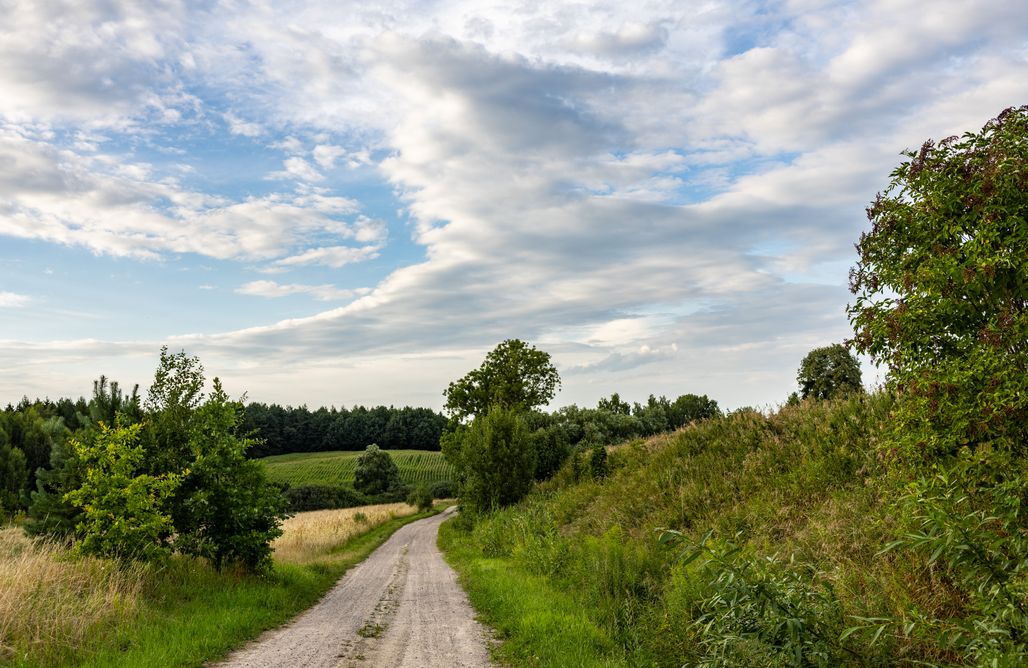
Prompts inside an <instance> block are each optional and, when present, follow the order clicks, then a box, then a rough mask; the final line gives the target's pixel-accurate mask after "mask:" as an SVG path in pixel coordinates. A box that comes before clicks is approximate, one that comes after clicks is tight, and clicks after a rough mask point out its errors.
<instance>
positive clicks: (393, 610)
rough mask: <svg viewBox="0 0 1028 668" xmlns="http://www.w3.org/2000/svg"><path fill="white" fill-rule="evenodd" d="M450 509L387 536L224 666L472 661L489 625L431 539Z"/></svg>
mask: <svg viewBox="0 0 1028 668" xmlns="http://www.w3.org/2000/svg"><path fill="white" fill-rule="evenodd" d="M452 513H453V508H449V509H447V510H446V511H445V512H443V513H441V514H439V515H436V516H434V517H429V518H426V519H423V520H418V521H417V522H412V523H410V524H408V525H406V526H404V527H402V528H401V529H399V530H398V531H397V532H396V533H394V534H393V535H392V537H390V538H389V540H387V541H386V542H385V543H383V544H382V546H381V547H379V548H378V549H377V550H375V551H374V552H373V553H371V555H370V556H369V557H368V558H367V559H366V560H364V561H363V562H362V563H361V564H359V565H357V566H355V567H354V568H352V569H350V571H349V572H348V573H347V574H346V575H345V576H343V578H342V579H341V580H340V581H339V582H338V583H337V584H336V585H335V587H333V588H332V590H331V591H330V592H329V593H328V594H327V595H326V596H325V597H324V598H323V599H321V601H319V602H318V603H317V604H316V605H314V607H312V608H310V609H309V610H307V611H306V612H304V613H303V614H301V615H300V616H299V617H297V618H296V619H294V620H293V621H292V622H291V623H290V624H288V625H287V626H284V627H282V628H279V629H276V630H274V631H269V632H268V633H266V634H264V635H263V636H261V637H260V638H258V639H257V640H256V641H254V642H253V643H251V644H250V645H248V646H246V647H245V648H243V649H241V650H239V651H237V652H235V653H234V654H232V655H231V656H229V657H228V659H226V660H225V661H224V662H222V663H220V664H218V665H219V666H223V667H232V668H236V667H238V668H242V667H243V666H247V667H252V668H263V667H268V668H270V667H271V666H275V667H278V666H309V667H312V668H313V667H315V666H324V667H328V666H333V667H334V666H341V667H342V668H350V667H355V668H365V667H366V668H379V667H382V668H386V667H388V668H394V667H403V668H457V667H466V668H475V667H478V666H488V665H490V663H489V651H488V649H487V647H488V637H489V636H488V632H487V631H486V629H485V627H483V626H482V625H481V624H479V623H478V622H477V621H475V618H474V611H473V610H472V608H471V606H470V605H469V604H468V599H467V596H466V595H465V594H464V591H463V590H462V589H461V588H460V585H458V584H457V576H456V574H455V573H454V572H453V569H451V568H450V567H449V565H448V564H447V563H446V562H445V561H443V556H442V554H440V552H439V548H438V547H437V546H436V536H437V535H438V532H439V525H440V524H441V523H442V522H443V520H444V519H446V518H447V517H449V516H450V515H452Z"/></svg>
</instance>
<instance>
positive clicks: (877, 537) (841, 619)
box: [441, 395, 1016, 666]
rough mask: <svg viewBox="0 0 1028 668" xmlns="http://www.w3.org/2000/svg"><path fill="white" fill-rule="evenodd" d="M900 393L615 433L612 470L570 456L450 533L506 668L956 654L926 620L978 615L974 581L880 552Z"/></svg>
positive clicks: (925, 560) (817, 661)
mask: <svg viewBox="0 0 1028 668" xmlns="http://www.w3.org/2000/svg"><path fill="white" fill-rule="evenodd" d="M891 405H892V402H891V400H890V399H889V398H888V397H886V396H883V395H873V396H868V397H860V398H856V399H852V400H849V401H844V402H836V403H821V404H807V405H802V406H798V407H790V408H784V409H783V410H782V411H781V412H779V413H778V414H776V415H773V416H770V417H765V416H763V415H761V414H759V413H756V412H743V413H737V414H733V415H730V416H728V417H726V418H723V419H716V420H712V421H709V422H706V423H703V424H699V425H697V426H694V427H690V428H686V429H684V430H682V431H679V432H677V433H675V434H673V435H669V436H665V437H658V438H654V439H651V440H649V441H646V442H642V441H640V442H636V443H633V444H629V445H626V446H620V447H618V448H616V449H612V450H611V453H610V462H611V465H612V471H611V473H610V474H609V476H608V477H607V478H606V479H603V480H592V479H582V480H580V481H575V480H573V479H572V472H571V469H570V467H566V468H565V469H564V470H562V471H561V473H560V474H558V476H557V477H556V478H555V479H554V480H552V481H550V482H549V483H547V484H546V485H544V486H542V488H540V489H538V490H537V491H536V492H534V493H532V494H531V495H530V496H529V497H528V498H527V499H526V501H524V502H522V503H521V504H519V505H517V506H514V507H512V508H509V509H506V510H503V511H500V512H497V513H495V514H492V515H487V516H483V517H481V518H479V519H478V521H477V522H475V523H474V525H473V526H472V525H471V522H469V521H468V519H467V518H465V519H464V520H463V521H460V522H451V523H448V524H447V525H445V526H444V531H443V535H442V541H441V544H442V545H443V547H444V549H445V550H446V552H447V555H448V558H449V559H450V560H451V562H452V563H453V564H454V565H455V567H456V568H457V570H458V571H459V572H460V574H461V577H462V581H463V582H464V584H465V585H466V587H467V588H468V590H469V594H470V597H471V600H472V602H473V604H474V605H475V606H476V608H478V609H479V610H480V611H481V612H482V614H483V615H484V618H485V619H486V620H487V621H488V622H489V623H491V624H493V625H494V626H495V627H496V628H497V629H498V630H499V631H500V633H501V635H502V636H504V637H505V638H506V642H505V644H504V645H503V647H502V648H501V650H500V653H501V655H502V657H501V658H502V659H503V660H505V661H507V662H509V663H511V664H513V665H532V666H535V665H541V666H558V665H575V666H593V665H596V666H600V665H603V666H607V665H610V666H681V665H690V666H694V665H710V666H713V665H721V666H769V665H802V666H807V665H811V666H813V665H831V666H835V665H855V666H864V665H882V666H884V665H897V664H902V663H906V662H917V661H923V662H927V663H931V664H936V665H938V664H945V665H948V664H953V663H960V662H961V661H962V657H961V655H960V653H959V652H957V651H955V650H954V649H952V645H951V644H950V643H949V640H948V639H946V638H939V637H936V636H935V635H934V633H935V629H934V627H933V629H932V630H930V631H929V630H926V629H927V626H926V625H924V624H922V620H925V619H944V620H963V621H965V622H971V621H973V620H969V619H968V617H969V612H968V605H969V603H968V602H969V600H970V599H971V597H970V596H968V594H969V592H967V591H961V590H960V587H959V586H957V585H956V584H955V583H954V582H952V581H951V580H947V578H946V577H945V574H944V573H943V572H942V569H941V568H940V564H939V563H935V564H933V563H932V562H933V561H934V559H933V558H930V557H929V555H927V554H924V553H921V552H916V551H913V552H912V551H898V550H897V551H893V552H887V553H884V554H882V553H880V551H881V549H882V547H883V546H885V545H887V544H888V543H889V542H890V541H892V540H893V539H894V538H896V535H897V533H898V532H899V525H898V523H899V519H898V518H897V511H896V506H895V505H894V504H895V502H896V500H897V499H899V497H900V496H901V495H902V493H903V489H904V481H903V480H901V479H899V478H898V477H897V476H895V474H894V473H891V472H890V471H889V468H888V467H887V466H886V464H885V463H883V453H882V452H880V449H879V447H878V442H879V438H880V437H879V434H880V432H881V429H882V427H883V425H884V424H885V423H886V421H887V419H888V414H889V410H890V408H891ZM662 528H669V529H673V530H675V532H677V533H666V532H663V531H661V529H662ZM662 535H663V536H665V541H661V540H659V538H660V537H661V536H662ZM936 556H937V555H936ZM887 620H893V622H895V623H893V622H888V621H887ZM955 628H956V627H955ZM1000 665H1002V664H1000ZM1009 665H1016V664H1009Z"/></svg>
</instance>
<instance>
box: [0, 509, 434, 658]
mask: <svg viewBox="0 0 1028 668" xmlns="http://www.w3.org/2000/svg"><path fill="white" fill-rule="evenodd" d="M435 512H438V510H433V511H429V512H424V513H419V514H416V515H410V516H407V517H401V518H395V519H393V520H390V521H387V522H385V523H384V524H380V525H378V526H377V527H375V528H373V529H371V530H369V531H367V532H365V533H363V534H360V535H358V536H355V537H353V538H351V539H350V540H348V541H347V542H345V543H343V544H342V545H339V546H338V547H336V548H335V549H334V550H332V551H331V553H330V554H331V558H326V559H324V560H319V561H316V562H314V563H312V564H310V565H304V566H299V565H283V564H276V565H275V568H274V571H273V573H272V574H271V575H269V576H267V577H253V576H246V575H241V574H237V573H218V572H217V571H215V570H213V569H212V568H210V567H209V566H207V565H206V564H205V563H202V562H200V561H198V560H193V559H183V558H175V559H173V560H172V561H171V562H170V563H169V565H168V566H167V567H165V570H164V571H163V572H161V573H159V574H158V575H157V577H153V578H151V579H152V581H153V584H152V586H151V587H150V588H149V589H148V591H147V592H146V594H145V600H144V604H143V605H142V606H141V608H140V609H139V611H138V614H137V615H136V616H135V618H134V619H133V620H132V621H130V622H128V623H126V624H118V625H116V626H114V627H113V628H110V629H109V630H108V632H107V633H105V634H104V635H102V636H100V637H97V638H96V639H95V641H94V642H92V643H90V644H89V646H88V647H86V648H83V649H81V650H80V651H78V652H76V653H73V654H69V653H67V652H63V653H58V655H56V656H55V655H52V654H51V655H50V656H49V657H48V658H47V659H44V660H28V659H22V660H20V661H18V660H15V661H14V662H13V663H11V664H10V665H15V666H26V667H28V666H59V665H60V666H63V665H81V666H90V667H98V668H99V667H113V666H124V667H129V666H131V667H133V668H147V667H153V668H163V667H165V666H202V665H204V664H206V663H207V662H211V661H216V660H218V659H220V658H222V657H224V656H225V655H226V654H228V653H229V652H230V651H231V650H233V649H235V648H237V647H239V646H240V645H242V644H243V643H245V642H246V641H248V640H250V639H252V638H255V637H257V636H258V635H260V633H262V632H263V631H265V630H267V629H271V628H275V627H277V626H280V625H282V624H283V623H285V622H287V621H288V620H289V619H291V618H292V617H294V616H296V615H297V614H299V613H300V612H302V611H303V610H305V609H307V608H308V607H310V606H311V605H313V604H314V603H315V602H317V601H318V600H319V599H320V598H321V597H322V596H323V595H324V594H325V592H326V591H328V589H329V588H331V587H332V585H333V584H335V582H336V581H338V579H339V578H340V577H341V576H342V575H343V574H344V573H345V572H346V571H347V570H348V569H349V568H350V567H352V566H353V565H355V564H357V563H359V562H360V561H362V560H364V559H365V558H366V557H367V556H368V555H369V554H370V553H371V552H372V551H374V550H375V548H377V547H378V546H380V545H381V544H382V543H384V542H385V541H386V539H387V538H389V536H391V535H392V534H393V532H395V531H396V530H397V529H399V528H400V527H402V526H404V525H405V524H408V523H410V522H413V521H415V520H418V519H421V518H424V517H427V516H430V515H432V514H434V513H435ZM0 663H2V660H0Z"/></svg>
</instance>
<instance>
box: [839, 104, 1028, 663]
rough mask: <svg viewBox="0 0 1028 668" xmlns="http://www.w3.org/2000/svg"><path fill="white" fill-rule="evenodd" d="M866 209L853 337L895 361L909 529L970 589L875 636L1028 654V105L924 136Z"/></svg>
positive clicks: (896, 433) (897, 447) (977, 656)
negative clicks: (942, 135)
mask: <svg viewBox="0 0 1028 668" xmlns="http://www.w3.org/2000/svg"><path fill="white" fill-rule="evenodd" d="M906 155H907V158H908V160H906V161H905V162H903V163H902V164H901V165H900V166H899V167H898V168H897V169H896V170H895V171H894V172H893V174H892V181H891V183H890V184H889V187H888V188H887V189H886V190H885V192H884V193H881V194H879V195H878V197H877V198H876V199H875V201H874V202H873V203H872V204H871V206H870V207H869V208H868V210H867V215H868V219H869V221H870V222H871V229H870V231H868V232H867V233H865V234H864V235H862V237H861V239H860V243H859V244H858V246H857V251H858V253H859V261H858V263H857V266H856V267H854V269H853V271H852V272H851V289H852V291H853V292H854V293H855V294H856V303H855V304H854V305H853V306H852V307H850V309H849V313H850V318H851V320H852V322H853V325H854V329H855V338H854V341H855V344H856V345H857V347H858V348H859V349H860V350H862V351H863V352H866V353H868V354H870V355H871V356H872V357H873V358H874V359H875V361H877V362H879V363H883V364H885V365H887V366H888V369H889V386H890V388H891V389H892V390H893V391H895V393H896V395H897V406H896V411H895V414H894V416H893V421H892V428H891V429H890V430H889V431H888V433H887V434H886V439H887V443H888V445H889V446H890V451H889V452H890V460H891V462H892V467H893V474H894V475H895V477H896V478H897V479H905V480H910V481H911V482H910V483H909V485H908V487H907V489H906V493H905V494H903V495H902V497H901V498H900V499H899V500H898V502H897V504H896V505H897V509H898V510H899V511H900V512H901V516H902V517H903V518H904V520H905V521H904V524H903V526H902V527H901V537H900V538H899V539H898V540H896V541H895V542H893V543H892V544H891V545H890V549H892V550H893V551H901V552H902V553H903V555H904V556H906V555H911V554H916V555H920V556H924V555H927V556H928V561H929V565H930V566H931V567H932V568H933V569H934V570H936V571H937V572H938V573H939V574H940V576H941V577H942V578H944V581H945V582H947V583H948V584H949V586H950V587H952V588H953V589H956V590H958V591H960V592H961V593H962V594H963V595H964V596H966V600H967V607H968V608H969V609H971V610H974V612H975V614H974V616H973V622H972V620H971V618H970V616H968V617H958V618H956V619H954V618H953V617H952V616H951V615H947V614H931V613H929V612H919V614H917V615H916V616H915V617H914V619H913V620H911V619H907V618H904V617H886V618H884V619H881V620H877V629H878V631H877V632H882V630H883V629H892V630H893V632H896V630H897V629H898V630H899V631H900V632H906V633H915V634H918V635H921V636H930V637H933V638H935V639H936V640H937V641H938V642H941V643H944V644H946V645H947V646H949V647H952V648H953V649H954V650H956V651H959V652H960V653H962V654H963V655H964V656H967V657H970V658H972V659H973V660H974V661H975V662H976V663H978V664H980V665H1018V664H1019V663H1020V662H1022V661H1023V659H1024V656H1025V653H1026V650H1028V586H1026V584H1025V583H1026V581H1028V580H1026V577H1028V540H1026V536H1028V522H1026V520H1025V515H1024V512H1023V508H1024V506H1025V503H1026V502H1028V491H1026V490H1028V263H1026V262H1025V258H1028V106H1025V107H1020V108H1011V109H1007V110H1006V111H1004V112H1003V113H1002V114H1000V115H999V116H998V117H997V118H995V119H993V120H992V121H990V122H989V123H987V124H986V125H985V127H984V128H982V130H981V131H980V132H977V133H971V132H969V133H966V134H964V135H963V136H961V137H949V138H947V139H944V140H942V141H940V142H938V143H935V142H932V141H928V142H925V144H924V145H923V146H922V147H921V148H920V150H918V151H908V152H907V153H906Z"/></svg>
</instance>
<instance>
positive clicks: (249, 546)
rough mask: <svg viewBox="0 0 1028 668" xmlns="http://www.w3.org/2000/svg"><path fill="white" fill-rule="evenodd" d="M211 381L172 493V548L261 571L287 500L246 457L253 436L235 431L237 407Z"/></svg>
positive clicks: (261, 468) (256, 463)
mask: <svg viewBox="0 0 1028 668" xmlns="http://www.w3.org/2000/svg"><path fill="white" fill-rule="evenodd" d="M213 384H214V389H213V390H212V391H211V394H210V396H209V397H208V398H207V400H206V401H205V402H204V403H203V404H202V405H201V406H200V407H199V408H198V409H197V410H196V413H195V415H194V417H193V420H192V422H191V424H190V430H189V449H190V452H191V454H192V459H191V461H190V462H189V465H188V468H187V469H186V471H185V473H184V475H183V478H182V484H181V487H180V488H179V490H178V493H177V494H176V497H177V503H176V504H175V516H174V518H173V519H174V522H175V530H176V532H177V537H176V539H175V547H176V549H178V550H179V551H181V552H183V553H185V554H191V555H194V556H198V557H203V558H204V559H207V560H208V561H210V562H211V563H212V564H213V565H214V567H215V568H217V569H219V570H220V569H221V567H222V566H223V565H224V564H226V563H236V564H239V565H241V566H243V567H244V568H246V569H247V570H249V571H251V572H262V571H266V570H267V569H268V568H269V567H270V566H271V541H272V540H274V539H275V538H277V537H278V536H280V535H282V530H281V528H279V525H280V521H281V520H282V519H283V518H284V517H285V516H286V512H285V506H286V501H285V499H284V498H283V497H282V494H281V492H280V490H279V488H277V487H275V486H274V485H272V484H271V483H270V482H268V480H267V479H266V477H265V473H264V464H263V463H262V462H259V461H256V460H252V459H247V457H246V450H247V448H248V447H249V446H250V445H251V443H252V441H251V440H250V439H246V438H240V437H238V436H236V434H235V432H236V426H237V425H238V424H239V420H240V412H241V410H242V406H241V405H240V404H238V403H236V402H232V401H230V400H229V398H228V395H227V394H226V393H225V390H224V389H223V388H222V386H221V381H220V380H219V379H217V378H215V379H214V381H213Z"/></svg>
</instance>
